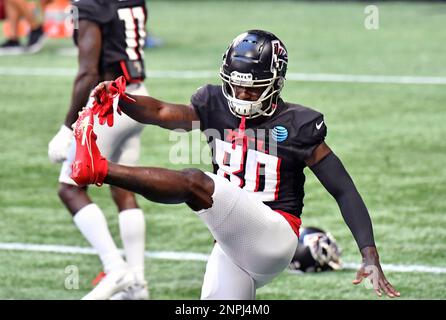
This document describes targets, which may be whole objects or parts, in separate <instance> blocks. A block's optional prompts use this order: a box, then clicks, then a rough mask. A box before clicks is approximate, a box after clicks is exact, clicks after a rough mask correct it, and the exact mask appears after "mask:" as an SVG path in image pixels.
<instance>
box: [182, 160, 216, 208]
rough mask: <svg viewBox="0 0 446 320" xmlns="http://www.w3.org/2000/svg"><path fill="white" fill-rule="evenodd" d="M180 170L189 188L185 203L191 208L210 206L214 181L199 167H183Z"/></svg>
mask: <svg viewBox="0 0 446 320" xmlns="http://www.w3.org/2000/svg"><path fill="white" fill-rule="evenodd" d="M182 172H183V175H184V177H185V181H186V183H187V189H188V190H189V196H188V201H187V204H188V205H189V206H190V207H191V208H192V209H193V210H200V209H207V208H209V207H211V206H212V193H213V192H214V181H213V180H212V179H211V178H209V177H208V176H207V175H206V174H205V173H204V172H203V171H201V170H199V169H192V168H190V169H184V170H182Z"/></svg>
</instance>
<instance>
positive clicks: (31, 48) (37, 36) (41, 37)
mask: <svg viewBox="0 0 446 320" xmlns="http://www.w3.org/2000/svg"><path fill="white" fill-rule="evenodd" d="M45 39H46V37H45V33H44V32H43V28H42V26H39V27H38V28H37V29H34V30H32V31H31V32H30V33H29V36H28V45H27V46H26V51H27V52H28V53H36V52H39V51H40V50H41V49H42V47H43V43H44V42H45Z"/></svg>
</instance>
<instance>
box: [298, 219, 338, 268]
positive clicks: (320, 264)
mask: <svg viewBox="0 0 446 320" xmlns="http://www.w3.org/2000/svg"><path fill="white" fill-rule="evenodd" d="M289 268H290V269H292V270H299V271H302V272H321V271H331V270H339V269H341V268H342V262H341V249H340V248H339V247H338V245H337V243H336V239H335V238H334V237H333V235H332V234H330V233H329V232H325V231H323V230H322V229H319V228H315V227H307V228H303V229H301V232H300V237H299V244H298V246H297V249H296V252H295V254H294V257H293V260H292V261H291V263H290V266H289Z"/></svg>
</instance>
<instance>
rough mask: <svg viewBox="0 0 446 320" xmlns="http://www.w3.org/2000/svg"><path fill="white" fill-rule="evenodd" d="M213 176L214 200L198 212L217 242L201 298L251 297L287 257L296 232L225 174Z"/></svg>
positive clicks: (285, 263)
mask: <svg viewBox="0 0 446 320" xmlns="http://www.w3.org/2000/svg"><path fill="white" fill-rule="evenodd" d="M206 174H207V175H208V176H209V177H211V178H212V179H213V180H214V183H215V190H214V194H213V195H212V199H213V201H214V202H213V205H212V207H211V208H209V209H203V210H200V211H198V212H197V215H198V216H199V217H200V218H201V219H202V220H203V221H204V223H205V224H206V225H207V227H208V229H209V230H210V232H211V233H212V235H213V236H214V239H215V240H216V241H217V243H216V244H215V246H214V249H213V250H212V253H211V256H210V258H209V260H208V263H207V266H206V273H205V276H204V282H203V287H202V292H201V299H213V300H214V299H246V300H248V299H254V298H255V291H256V289H257V288H259V287H261V286H263V285H265V284H267V283H268V282H270V281H271V280H272V279H273V278H274V277H276V276H277V275H278V274H279V273H281V272H282V271H283V270H284V269H285V268H286V267H287V266H288V265H289V263H290V262H291V259H292V258H293V256H294V253H295V251H296V247H297V243H298V238H297V235H296V234H295V233H294V231H293V229H292V228H291V226H290V225H289V223H288V222H287V220H286V219H285V218H284V217H283V216H282V215H281V214H279V213H277V212H275V211H274V210H272V209H271V208H270V207H268V206H266V205H265V204H264V203H263V202H261V201H259V200H257V199H254V197H252V196H251V195H250V194H249V193H248V192H246V191H245V190H243V189H241V188H239V187H238V186H236V185H234V184H232V183H231V182H229V181H228V180H227V179H225V178H223V177H220V176H217V175H215V174H212V173H209V172H206Z"/></svg>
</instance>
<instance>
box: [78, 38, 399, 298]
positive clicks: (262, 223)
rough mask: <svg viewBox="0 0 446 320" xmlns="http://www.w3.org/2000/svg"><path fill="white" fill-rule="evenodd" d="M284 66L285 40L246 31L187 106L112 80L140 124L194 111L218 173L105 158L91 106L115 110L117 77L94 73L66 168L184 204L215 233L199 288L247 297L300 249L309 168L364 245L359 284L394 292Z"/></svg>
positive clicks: (352, 194) (164, 123)
mask: <svg viewBox="0 0 446 320" xmlns="http://www.w3.org/2000/svg"><path fill="white" fill-rule="evenodd" d="M287 64H288V55H287V50H286V48H285V46H284V44H283V43H282V41H280V40H279V39H278V38H277V37H276V36H275V35H273V34H271V33H269V32H266V31H261V30H251V31H248V32H245V33H243V34H241V35H239V36H238V37H236V38H235V39H234V41H233V42H232V43H231V45H230V46H229V48H228V49H227V51H226V53H225V54H224V57H223V63H222V65H221V69H220V76H221V79H222V81H223V83H222V85H221V86H217V85H206V86H203V87H201V88H200V89H199V90H198V91H197V92H196V93H195V94H194V95H193V96H192V98H191V103H190V104H189V105H182V104H171V103H167V102H163V101H160V100H157V99H154V98H151V97H144V96H138V95H132V94H130V93H124V89H123V88H120V89H119V92H123V93H122V94H121V100H120V102H119V103H120V106H121V108H122V111H123V112H124V113H126V114H127V115H128V116H130V117H131V118H133V119H135V120H137V121H139V122H141V123H145V124H156V125H159V126H161V127H163V128H168V129H176V128H181V129H184V130H191V129H192V128H193V127H194V125H193V122H194V121H199V123H200V128H201V130H202V131H203V132H204V133H205V135H206V136H207V138H208V143H209V145H210V147H211V149H212V155H213V173H210V172H202V171H200V170H198V169H185V170H182V171H174V170H168V169H162V168H154V167H138V168H134V167H133V168H132V167H127V166H122V165H117V164H114V163H112V162H109V161H108V160H107V159H105V158H104V157H103V156H102V155H101V153H100V151H99V149H98V147H97V146H96V142H95V139H96V135H95V134H94V132H93V117H92V114H93V113H94V112H95V113H99V115H100V117H110V115H111V114H112V113H113V104H112V103H110V102H109V100H108V99H107V97H108V96H109V92H111V90H112V89H113V90H112V91H113V92H115V91H116V90H115V89H114V88H115V87H116V83H114V82H104V83H101V84H100V85H98V86H97V87H96V89H95V92H94V95H95V99H96V103H95V105H96V106H95V109H93V110H92V109H85V110H84V111H83V112H82V113H81V115H80V117H79V119H78V121H77V123H76V128H75V138H76V157H75V161H74V162H73V165H72V167H73V173H72V177H73V179H74V180H75V181H76V182H77V183H78V184H80V185H87V184H92V183H94V184H99V185H100V184H102V183H107V184H110V185H113V186H117V187H120V188H123V189H126V190H131V191H133V192H136V193H139V194H141V195H143V196H144V197H146V198H147V199H149V200H152V201H155V202H160V203H169V204H170V203H186V204H187V205H188V206H189V207H190V208H191V209H192V210H193V211H194V212H195V213H196V214H197V216H198V217H199V218H200V219H201V220H202V221H203V222H204V223H205V224H206V226H207V227H208V229H209V230H210V232H211V233H212V235H213V237H214V239H215V240H216V242H215V245H214V248H213V250H212V253H211V255H210V258H209V260H208V263H207V267H206V273H205V276H204V282H203V287H202V291H201V298H202V299H254V298H255V293H256V289H257V288H259V287H261V286H263V285H265V284H266V283H268V282H270V281H271V280H272V279H273V278H274V277H275V276H277V275H278V274H279V273H281V272H282V271H283V270H284V269H286V268H287V266H288V265H289V263H290V262H291V260H292V258H293V255H294V253H295V251H296V246H297V244H298V237H299V227H300V224H301V220H300V215H301V212H302V208H303V198H304V181H305V177H304V168H305V167H306V166H308V167H309V168H310V169H311V170H312V172H313V173H314V174H315V175H316V177H317V178H318V179H319V180H320V182H321V183H322V185H323V186H324V187H325V188H326V189H327V190H328V192H329V193H330V194H331V195H332V196H333V197H334V198H335V199H336V201H337V203H338V204H339V207H340V211H341V213H342V215H343V217H344V219H345V221H346V223H347V225H348V226H349V228H350V229H351V232H352V234H353V236H354V238H355V240H356V242H357V245H358V247H359V251H360V253H361V255H362V265H361V268H360V269H359V270H358V272H357V275H356V278H355V280H354V283H355V284H357V283H360V282H361V281H362V280H363V279H364V278H366V277H369V276H370V278H369V279H370V280H372V283H373V286H374V289H375V291H376V293H377V294H378V295H379V296H381V295H382V292H384V293H385V294H387V295H388V296H389V297H397V296H399V295H400V294H399V292H398V291H397V290H395V289H394V287H393V286H392V285H391V284H390V283H389V281H387V279H386V277H385V275H384V273H383V271H382V269H381V265H380V261H379V256H378V251H377V249H376V246H375V241H374V236H373V230H372V223H371V219H370V217H369V213H368V211H367V209H366V206H365V205H364V202H363V200H362V199H361V196H360V195H359V193H358V191H357V189H356V187H355V185H354V184H353V181H352V179H351V178H350V176H349V174H348V173H347V171H346V169H345V168H344V166H343V165H342V162H341V161H340V159H339V158H338V157H337V156H336V155H335V153H334V152H333V151H332V150H331V149H330V147H329V146H328V145H327V144H326V143H325V136H326V133H327V127H326V124H325V120H324V117H323V115H322V114H321V113H319V112H317V111H315V110H312V109H309V108H307V107H304V106H301V105H298V104H292V103H288V102H285V101H283V100H282V99H281V98H280V92H281V89H282V87H283V85H284V81H285V75H286V70H287ZM129 101H133V102H129ZM265 131H268V134H265ZM99 134H100V133H99ZM85 142H86V143H85Z"/></svg>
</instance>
